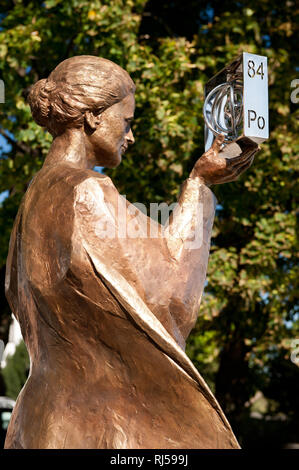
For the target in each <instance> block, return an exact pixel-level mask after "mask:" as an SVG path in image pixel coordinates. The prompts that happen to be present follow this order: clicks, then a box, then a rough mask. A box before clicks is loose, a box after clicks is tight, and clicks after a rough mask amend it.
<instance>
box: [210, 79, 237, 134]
mask: <svg viewBox="0 0 299 470" xmlns="http://www.w3.org/2000/svg"><path fill="white" fill-rule="evenodd" d="M208 106H209V107H210V110H208ZM203 114H204V120H205V123H206V125H207V126H208V128H209V129H210V130H211V131H212V132H213V134H214V135H219V134H224V135H225V139H224V141H225V142H231V141H233V140H235V139H237V137H238V136H239V131H240V129H241V127H242V122H243V93H242V84H241V83H240V82H237V81H236V80H234V81H231V82H226V83H222V84H221V85H218V86H216V87H215V88H213V90H211V91H210V93H209V94H208V95H207V97H206V99H205V102H204V107H203Z"/></svg>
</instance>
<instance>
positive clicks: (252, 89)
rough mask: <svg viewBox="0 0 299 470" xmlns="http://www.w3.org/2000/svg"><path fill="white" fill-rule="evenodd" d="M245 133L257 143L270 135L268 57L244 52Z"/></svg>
mask: <svg viewBox="0 0 299 470" xmlns="http://www.w3.org/2000/svg"><path fill="white" fill-rule="evenodd" d="M243 100H244V101H243V113H244V114H243V116H244V121H243V122H244V135H245V136H247V137H250V138H251V139H252V140H254V141H255V142H257V143H260V142H263V141H264V140H266V139H268V137H269V111H268V67H267V57H264V56H261V55H256V54H249V53H248V52H243Z"/></svg>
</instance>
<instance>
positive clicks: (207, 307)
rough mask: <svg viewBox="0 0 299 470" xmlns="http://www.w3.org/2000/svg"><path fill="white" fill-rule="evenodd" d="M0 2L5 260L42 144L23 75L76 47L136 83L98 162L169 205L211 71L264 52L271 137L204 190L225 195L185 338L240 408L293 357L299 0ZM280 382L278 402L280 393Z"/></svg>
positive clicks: (198, 148) (195, 140)
mask: <svg viewBox="0 0 299 470" xmlns="http://www.w3.org/2000/svg"><path fill="white" fill-rule="evenodd" d="M25 4H26V8H24V6H25ZM0 6H1V7H2V11H3V14H2V18H3V19H2V23H1V26H2V30H1V31H0V73H1V75H2V76H1V78H2V79H3V80H4V82H5V85H6V102H5V104H3V105H1V108H0V115H1V126H0V132H1V133H2V134H3V135H6V137H7V139H8V141H9V143H10V144H11V146H12V148H11V150H10V151H8V152H6V153H4V154H3V158H2V159H1V160H0V192H1V191H4V190H9V192H10V195H9V198H8V199H6V200H5V201H4V203H3V204H2V207H0V221H1V226H2V228H1V234H0V237H1V239H0V240H1V245H0V246H1V250H0V257H1V258H0V262H1V265H2V267H4V265H5V261H6V254H7V247H8V241H9V235H10V231H11V227H12V222H13V219H14V217H15V215H16V211H17V208H18V205H19V203H20V200H21V197H22V195H23V194H24V191H25V190H26V188H27V185H28V183H29V181H30V179H31V178H32V176H33V175H34V174H35V173H36V171H37V170H38V169H39V168H40V167H41V165H42V162H43V159H44V157H45V155H46V154H47V151H48V149H49V146H50V144H51V136H50V135H49V134H47V133H45V132H44V131H43V130H42V129H41V128H40V127H39V126H37V125H36V124H35V123H34V122H33V120H32V117H31V114H30V109H29V106H28V105H27V104H26V100H25V97H26V94H27V92H28V87H29V86H30V85H31V84H32V83H34V82H35V81H37V80H38V79H40V78H43V77H47V76H48V74H49V73H50V71H51V70H52V69H53V68H54V67H55V66H56V65H57V64H58V63H59V62H60V61H62V60H64V59H66V58H67V57H70V56H73V55H78V54H93V55H99V56H103V57H106V58H109V59H111V60H113V61H115V62H117V63H119V64H120V65H121V66H123V67H124V68H125V69H126V70H127V71H128V72H129V73H130V74H131V76H132V78H133V79H134V81H135V83H136V85H137V91H136V113H135V116H136V119H135V123H134V127H133V131H134V134H135V139H136V143H135V145H134V146H133V147H132V149H131V150H130V151H129V152H128V153H127V154H126V156H125V158H124V159H123V163H122V165H121V166H120V167H119V168H117V170H109V171H108V170H107V173H109V174H110V175H111V176H112V178H113V180H114V182H115V183H116V185H117V187H118V189H119V191H120V192H121V193H122V194H126V195H127V198H128V199H129V200H131V201H132V202H135V201H139V202H144V203H149V202H155V201H156V202H158V201H166V202H169V203H170V202H174V200H175V199H176V197H177V194H178V190H179V186H180V184H181V183H182V181H183V179H184V178H186V177H187V176H188V173H189V171H190V170H191V168H192V166H193V164H194V163H195V161H196V159H197V158H199V157H200V155H201V154H202V152H203V117H202V104H203V96H204V84H205V82H206V81H207V79H208V78H210V77H211V76H212V75H214V74H215V73H216V72H217V71H218V70H220V69H221V68H222V67H223V66H224V65H225V64H226V63H228V62H229V61H230V60H231V59H233V58H234V57H236V56H237V55H238V54H240V53H241V52H242V51H248V52H252V53H257V54H261V55H266V56H267V57H268V67H269V95H270V139H269V141H268V142H266V143H264V144H263V145H262V151H261V152H260V153H259V154H258V155H257V157H256V160H255V163H254V165H253V166H252V167H251V169H250V170H249V171H247V172H246V174H244V175H243V176H242V177H241V178H240V179H239V180H238V182H237V183H231V184H225V185H220V186H216V187H214V188H213V191H214V192H215V194H216V196H217V199H218V201H219V204H220V206H219V210H218V211H217V217H216V220H215V225H214V232H213V240H212V246H211V256H210V261H209V271H208V285H207V287H206V290H205V295H204V297H203V301H202V305H201V309H200V312H199V319H198V323H197V325H196V328H195V329H194V331H193V332H192V334H191V337H190V340H189V342H188V346H187V352H188V354H189V355H190V357H191V358H192V360H193V361H194V362H195V364H196V365H197V367H198V369H199V370H200V371H201V372H202V373H203V375H204V376H205V378H206V379H207V380H208V382H209V384H210V385H211V386H212V388H213V390H215V392H216V395H217V398H218V399H219V401H220V402H221V404H222V406H223V407H224V409H225V411H226V412H227V413H228V414H229V415H230V416H233V417H235V418H236V419H237V418H238V417H239V418H240V417H241V416H242V413H243V412H244V410H245V408H246V407H245V403H247V402H248V400H249V399H250V398H251V397H252V396H253V395H254V394H255V392H256V391H257V390H262V391H264V394H265V396H266V393H269V398H271V397H270V394H271V393H272V392H273V391H272V389H270V388H269V377H272V376H273V375H271V374H272V372H273V371H275V370H278V368H277V361H278V362H279V361H280V362H281V360H282V359H281V357H282V351H283V357H284V361H289V356H290V353H291V347H290V342H288V341H287V340H288V339H291V338H295V337H296V336H297V337H298V336H299V335H298V326H299V325H298V307H297V306H296V302H295V300H296V299H298V297H299V295H298V294H299V293H298V281H297V279H298V266H297V265H296V260H297V252H298V245H297V244H296V235H295V233H296V232H295V229H296V225H295V224H296V219H295V215H296V206H297V187H296V177H297V174H298V163H297V162H298V158H297V155H298V149H299V142H298V109H299V105H298V104H294V103H291V101H290V94H291V91H292V90H291V88H290V84H291V81H292V80H294V79H295V78H298V69H296V65H298V57H297V50H298V46H297V42H296V40H297V38H296V37H295V26H296V25H295V2H294V1H288V2H287V3H285V2H279V1H278V0H272V1H270V0H254V1H251V2H250V4H249V2H246V1H241V2H240V1H238V2H237V1H228V0H222V1H221V2H220V1H216V2H214V3H213V8H212V7H211V5H210V4H209V3H208V2H202V3H201V4H200V5H199V4H198V2H196V1H192V0H189V1H188V2H183V3H182V2H179V1H178V0H176V1H173V2H166V1H165V2H163V1H160V2H155V1H154V0H152V1H149V2H146V1H145V0H135V1H133V0H126V1H124V0H112V1H104V0H103V1H101V0H93V1H87V0H86V1H84V0H69V1H68V2H63V1H62V0H48V1H45V2H41V1H37V0H31V1H30V0H29V1H26V2H25V1H21V0H19V1H14V2H7V1H5V2H4V1H3V0H0ZM178 12H179V14H178ZM186 12H187V13H186ZM11 135H13V136H14V139H15V140H13V139H11V138H10V137H11ZM297 369H298V368H297ZM284 370H285V369H284ZM295 371H296V366H294V367H291V368H290V370H288V374H295ZM273 374H274V372H273ZM273 377H274V376H273ZM273 380H274V379H273ZM282 388H283V386H282V387H280V388H279V386H278V390H277V393H276V394H275V400H276V402H277V403H278V411H279V409H280V408H281V409H283V402H284V401H285V400H286V397H285V393H284V391H283V390H282ZM270 390H271V393H270ZM280 392H281V393H280ZM272 395H273V393H272ZM273 396H274V395H273ZM292 403H293V404H294V402H293V401H292ZM240 429H241V427H240Z"/></svg>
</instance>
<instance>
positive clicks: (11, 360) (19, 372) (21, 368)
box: [1, 341, 30, 399]
mask: <svg viewBox="0 0 299 470" xmlns="http://www.w3.org/2000/svg"><path fill="white" fill-rule="evenodd" d="M29 366H30V363H29V356H28V352H27V348H26V346H25V343H24V341H21V342H20V343H19V344H18V345H17V347H16V351H15V353H14V355H13V356H9V357H8V358H7V361H6V367H4V369H2V371H1V374H2V376H3V378H4V383H5V388H6V395H7V396H8V397H10V398H14V399H16V398H17V396H18V394H19V392H20V390H21V388H22V387H23V385H24V384H25V382H26V379H27V376H28V372H29Z"/></svg>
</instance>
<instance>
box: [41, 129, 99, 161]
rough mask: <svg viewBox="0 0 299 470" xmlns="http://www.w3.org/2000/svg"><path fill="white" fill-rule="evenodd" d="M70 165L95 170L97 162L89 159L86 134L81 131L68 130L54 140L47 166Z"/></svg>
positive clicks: (47, 158)
mask: <svg viewBox="0 0 299 470" xmlns="http://www.w3.org/2000/svg"><path fill="white" fill-rule="evenodd" d="M61 163H68V164H70V165H72V166H74V167H76V168H83V169H87V168H93V167H94V166H95V165H96V162H95V160H94V159H93V158H88V156H87V152H86V145H85V140H84V133H83V132H82V130H81V129H74V128H73V129H66V130H65V132H64V133H63V134H61V135H59V136H57V137H55V138H54V140H53V142H52V145H51V147H50V150H49V152H48V155H47V157H46V159H45V162H44V165H43V166H44V167H45V166H50V165H57V164H61Z"/></svg>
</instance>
